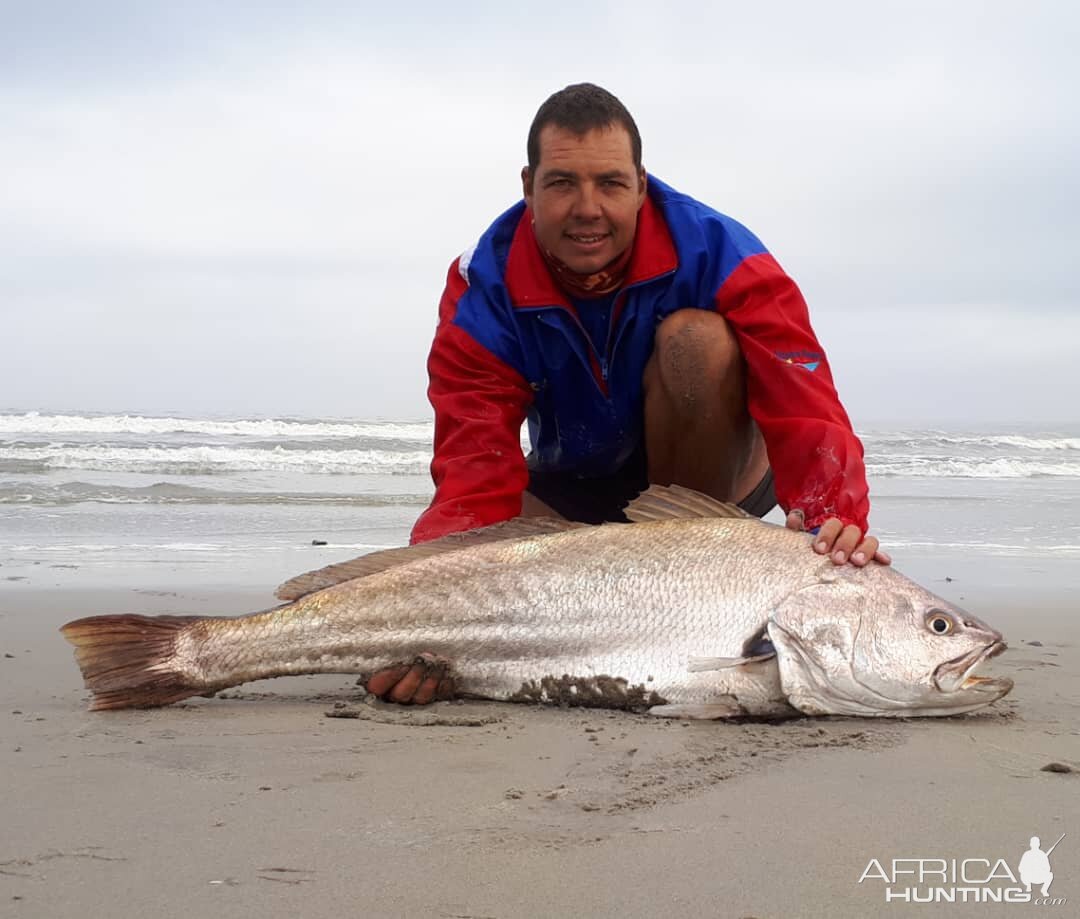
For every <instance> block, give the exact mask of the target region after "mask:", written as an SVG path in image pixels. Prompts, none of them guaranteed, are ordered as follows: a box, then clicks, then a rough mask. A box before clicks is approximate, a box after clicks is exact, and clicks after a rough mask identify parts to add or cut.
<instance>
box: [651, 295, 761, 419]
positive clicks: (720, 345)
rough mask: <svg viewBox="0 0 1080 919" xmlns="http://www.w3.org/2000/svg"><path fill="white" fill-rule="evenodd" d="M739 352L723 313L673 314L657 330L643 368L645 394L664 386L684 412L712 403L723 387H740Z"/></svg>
mask: <svg viewBox="0 0 1080 919" xmlns="http://www.w3.org/2000/svg"><path fill="white" fill-rule="evenodd" d="M742 366H743V364H742V352H741V351H740V350H739V344H738V341H737V339H736V338H735V334H734V333H733V332H732V331H731V328H730V326H728V324H727V322H726V321H725V320H724V318H723V317H722V316H719V315H717V314H716V313H711V312H708V311H706V310H697V309H685V310H679V311H678V312H675V313H672V314H671V315H670V316H668V317H667V318H666V319H665V320H664V321H663V322H661V323H660V325H659V326H658V327H657V329H656V338H655V344H654V346H653V354H652V357H651V358H650V359H649V363H648V365H647V366H646V368H645V376H644V384H645V389H646V392H648V391H649V390H655V389H656V388H657V387H659V388H660V389H662V390H663V391H664V392H665V393H666V394H667V395H668V396H669V398H671V399H672V401H673V403H674V404H676V405H679V406H681V407H683V408H685V409H687V410H694V409H696V408H698V407H699V406H700V404H701V402H702V401H703V400H705V401H707V402H711V401H712V400H714V399H716V397H717V396H718V395H720V394H721V393H722V392H723V390H724V389H725V388H726V387H730V386H736V387H738V386H741V382H742V376H743V371H742Z"/></svg>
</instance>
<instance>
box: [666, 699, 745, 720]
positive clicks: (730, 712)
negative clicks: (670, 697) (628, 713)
mask: <svg viewBox="0 0 1080 919" xmlns="http://www.w3.org/2000/svg"><path fill="white" fill-rule="evenodd" d="M648 714H650V715H655V716H656V717H657V718H683V719H686V720H688V721H724V720H727V719H729V718H745V717H746V716H747V714H748V712H747V711H746V709H745V708H743V707H742V706H741V705H740V704H739V700H738V699H736V698H735V697H734V696H725V697H724V698H722V699H716V700H714V701H712V702H695V703H687V704H678V703H675V704H669V705H654V706H653V707H652V708H650V709H649V711H648Z"/></svg>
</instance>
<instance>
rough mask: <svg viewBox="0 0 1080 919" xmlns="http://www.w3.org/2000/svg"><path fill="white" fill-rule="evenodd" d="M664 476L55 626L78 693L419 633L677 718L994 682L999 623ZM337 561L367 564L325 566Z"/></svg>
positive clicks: (219, 675) (856, 701) (137, 698)
mask: <svg viewBox="0 0 1080 919" xmlns="http://www.w3.org/2000/svg"><path fill="white" fill-rule="evenodd" d="M657 493H658V494H660V495H661V497H662V498H663V502H664V503H663V504H662V505H660V506H658V505H656V504H653V505H651V506H650V505H648V503H647V498H648V496H649V495H652V494H657ZM683 495H685V492H684V491H683V490H676V489H657V488H656V487H654V488H652V489H650V490H649V492H647V493H646V496H645V498H644V499H639V501H643V500H644V502H645V503H644V505H643V507H644V510H643V513H644V512H647V513H648V514H650V515H652V516H654V517H655V516H658V517H660V518H663V517H664V516H665V515H667V514H668V511H667V510H666V508H668V507H669V505H670V506H673V507H674V508H675V509H674V510H673V511H671V513H672V514H675V515H676V516H674V517H673V519H651V520H649V521H648V522H638V523H633V524H630V525H604V526H599V527H580V526H579V527H576V528H573V529H567V530H565V531H563V532H559V531H558V526H557V525H556V524H555V522H554V521H547V522H546V526H547V528H548V529H547V530H546V531H545V532H544V534H543V535H535V536H521V535H520V533H521V532H528V531H529V526H530V524H529V523H528V522H527V521H524V520H523V519H519V520H517V521H511V522H510V524H509V525H503V526H505V527H507V530H508V531H509V532H513V533H515V534H518V535H515V536H514V537H513V538H501V537H500V536H499V534H495V535H494V536H493V535H492V533H491V532H488V533H487V534H486V535H485V534H483V533H480V532H478V533H477V540H476V541H474V542H472V543H470V542H468V541H467V539H465V540H462V541H461V544H457V543H455V544H454V545H447V546H442V547H440V546H434V547H432V546H430V545H429V546H428V547H426V548H425V549H424V553H423V557H417V555H416V554H414V553H412V550H409V549H402V550H390V551H388V552H385V553H375V554H373V555H371V556H367V557H365V558H363V559H359V560H354V562H353V563H342V564H341V565H339V566H331V567H330V568H328V569H323V570H321V571H320V572H312V573H310V574H309V575H304V576H301V577H300V578H299V579H294V582H296V581H299V582H302V583H307V582H308V580H307V579H310V578H313V579H314V580H313V581H312V583H318V584H321V583H325V582H326V579H327V578H329V582H330V583H331V584H332V586H328V587H325V588H323V589H316V588H314V587H313V588H311V590H312V592H311V593H307V594H306V595H301V594H302V593H303V590H298V591H297V593H295V594H294V596H298V597H299V599H297V600H295V601H293V602H291V603H288V604H287V605H284V606H281V607H277V608H275V609H272V610H268V611H265V612H262V613H255V614H252V615H249V616H241V617H237V618H188V619H172V618H169V617H136V616H105V617H91V618H89V619H84V620H78V621H76V622H73V623H68V624H67V625H66V626H64V628H63V631H64V634H65V636H67V637H68V639H69V640H70V641H71V642H72V643H73V644H75V645H76V657H77V660H78V662H79V664H80V666H81V667H82V669H83V673H84V677H85V679H86V681H87V685H88V686H89V687H90V688H91V689H92V690H93V691H94V701H93V707H96V708H119V707H128V706H148V705H161V704H167V703H169V702H172V701H176V700H178V699H180V698H186V697H187V696H190V695H195V694H198V693H206V692H208V691H213V690H218V689H224V688H227V687H230V686H235V685H238V684H239V683H243V682H247V681H249V680H253V679H259V678H264V677H271V676H284V675H289V674H304V673H360V674H368V675H370V674H372V673H373V672H375V671H378V670H380V669H382V668H385V667H387V666H390V665H393V664H396V663H398V662H402V661H409V660H411V659H412V658H413V657H414V656H415V655H417V654H418V653H421V652H428V653H431V654H435V655H438V656H440V657H442V658H447V659H449V660H450V661H452V663H453V672H454V685H455V688H456V691H457V692H458V694H459V695H465V696H475V697H481V698H488V699H494V700H508V701H547V702H568V701H570V702H572V701H577V702H585V703H587V704H595V705H603V706H609V707H615V708H619V707H637V706H648V705H653V706H655V707H654V708H653V709H652V711H654V712H655V713H657V714H667V715H680V716H681V715H686V716H691V717H733V716H740V715H757V716H781V715H785V714H791V713H792V712H794V711H795V710H798V711H801V712H803V713H807V714H847V715H868V716H882V715H886V716H887V715H902V716H905V717H907V716H911V715H939V714H951V713H954V712H959V711H970V710H973V709H976V708H979V707H981V706H983V705H986V704H989V703H990V702H992V701H994V700H995V699H997V698H1000V697H1001V696H1002V695H1004V694H1005V693H1007V692H1008V691H1009V689H1010V688H1011V683H1010V682H1009V681H1007V680H993V679H988V678H985V677H975V676H974V670H975V668H976V667H977V666H979V665H980V664H981V663H982V661H984V660H985V659H987V658H989V657H992V656H994V655H995V654H997V653H999V652H1000V651H1001V650H1004V647H1005V645H1004V642H1003V641H1002V640H1001V636H1000V634H999V633H997V632H996V631H995V630H993V629H992V628H990V627H989V626H987V625H985V624H984V623H982V622H981V621H979V620H978V619H976V618H975V617H973V616H971V615H970V614H968V613H966V612H964V611H963V610H960V609H958V608H956V607H954V606H952V605H951V604H949V603H947V602H946V601H944V600H942V599H941V598H939V597H935V596H934V595H933V594H931V593H929V592H928V591H926V590H925V589H923V588H921V587H919V586H918V585H917V584H915V583H914V582H912V581H910V580H908V579H907V578H905V577H904V576H903V575H901V574H900V573H899V572H896V571H895V570H893V569H892V568H891V567H886V566H881V565H877V564H873V563H872V564H870V565H868V566H867V567H866V568H864V569H857V568H854V567H852V566H850V565H849V566H842V567H840V568H836V567H834V566H833V565H832V563H831V562H830V561H829V560H828V559H827V558H824V557H823V556H820V555H818V554H816V553H814V552H813V551H812V550H811V549H810V547H809V537H808V536H807V535H806V534H802V533H795V532H792V531H790V530H786V529H783V528H779V527H774V526H771V525H769V524H765V523H762V522H761V521H757V520H747V519H744V518H742V517H733V516H732V514H733V513H739V512H738V511H737V510H736V509H734V508H731V507H730V506H726V505H718V504H717V503H716V502H712V501H711V499H708V498H705V497H704V496H700V495H695V496H694V498H693V506H694V508H696V510H694V511H693V513H692V514H690V515H689V516H678V513H679V510H678V508H679V503H680V500H682V496H683ZM710 502H711V504H712V505H714V506H715V512H716V516H711V515H709V506H710ZM636 505H637V502H635V505H631V508H630V511H629V512H633V511H634V510H635V506H636ZM702 508H704V510H702ZM553 525H555V531H554V532H553V531H552V530H551V527H552V526H553ZM567 526H573V525H569V524H568V525H567ZM493 529H494V528H493ZM465 535H466V537H467V536H468V534H465ZM492 538H494V539H496V540H497V541H490V540H491V539H492ZM481 540H487V541H481ZM432 553H434V554H432ZM356 562H360V563H362V567H363V569H364V571H365V572H368V573H365V574H363V576H359V577H354V576H352V575H349V574H341V573H340V571H339V572H338V574H337V575H334V574H333V572H334V571H336V570H338V569H341V570H342V571H346V572H347V571H349V570H351V568H350V566H352V565H354V564H355V563H356ZM328 572H329V574H328ZM341 577H349V578H351V579H348V580H344V581H342V582H341V583H333V581H334V580H335V579H338V580H340V578H341ZM294 582H290V584H289V585H285V588H291V589H295V584H294Z"/></svg>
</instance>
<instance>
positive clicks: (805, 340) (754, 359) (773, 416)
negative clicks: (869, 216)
mask: <svg viewBox="0 0 1080 919" xmlns="http://www.w3.org/2000/svg"><path fill="white" fill-rule="evenodd" d="M716 305H717V309H718V310H719V311H720V313H721V314H722V315H723V316H724V317H725V319H727V321H728V324H729V325H730V326H731V328H732V330H733V331H734V333H735V335H736V337H737V338H738V340H739V345H740V348H741V349H742V353H743V357H744V358H745V360H746V365H747V401H748V405H749V409H750V414H751V416H752V417H753V418H754V420H755V421H756V422H757V424H758V427H759V428H760V429H761V433H762V436H763V437H764V439H765V446H766V449H767V450H768V453H769V462H770V464H771V465H772V469H773V477H774V480H775V488H776V498H777V501H778V502H779V504H780V506H781V507H782V508H783V509H784V511H785V512H787V511H790V510H792V509H793V508H799V509H801V510H802V511H803V512H804V514H805V515H806V527H807V529H813V528H815V527H818V526H820V525H821V524H822V523H824V522H825V521H826V520H827V519H828V518H830V517H838V518H839V519H840V520H842V521H843V522H844V524H845V525H847V524H855V525H856V526H858V527H859V529H860V530H861V531H862V532H863V534H865V533H866V530H867V525H868V524H867V517H868V515H869V512H870V500H869V489H868V487H867V484H866V469H865V467H864V465H863V449H862V444H861V443H860V442H859V439H858V438H857V437H856V436H855V432H854V431H853V430H852V428H851V422H850V421H849V420H848V416H847V413H846V412H845V411H844V409H843V406H841V404H840V399H839V397H838V396H837V394H836V388H835V386H834V385H833V380H832V373H831V372H830V370H829V365H828V362H827V360H826V358H825V354H824V352H823V351H822V348H821V345H820V344H819V343H818V340H817V338H816V337H815V335H814V332H813V329H811V327H810V317H809V314H808V312H807V308H806V302H805V301H804V300H803V297H802V294H801V293H800V292H799V289H798V287H796V286H795V282H794V281H792V280H791V278H789V277H788V276H787V275H786V274H785V273H784V271H783V269H782V268H781V267H780V266H779V264H777V262H776V260H775V259H774V258H773V257H772V256H771V255H769V254H768V253H767V252H765V253H760V254H756V255H751V256H748V257H747V258H744V259H743V260H742V261H741V262H740V263H739V264H738V265H737V267H736V268H735V269H734V270H733V271H732V272H731V273H730V274H729V275H728V277H727V279H726V280H725V281H724V282H723V284H722V285H721V286H720V289H719V290H718V291H717V294H716Z"/></svg>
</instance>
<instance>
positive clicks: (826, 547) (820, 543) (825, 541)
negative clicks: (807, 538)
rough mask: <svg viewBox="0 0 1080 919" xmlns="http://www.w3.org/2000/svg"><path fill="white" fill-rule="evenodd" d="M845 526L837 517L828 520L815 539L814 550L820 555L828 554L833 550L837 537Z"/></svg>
mask: <svg viewBox="0 0 1080 919" xmlns="http://www.w3.org/2000/svg"><path fill="white" fill-rule="evenodd" d="M843 528H844V525H843V524H842V523H841V522H840V521H839V520H837V519H836V518H835V517H830V518H829V519H828V520H826V521H825V522H824V523H823V524H822V525H821V529H820V530H818V534H817V539H815V540H814V551H815V552H817V553H819V554H820V555H828V554H829V553H830V552H832V550H833V545H834V544H835V543H836V537H837V536H839V535H840V531H841V530H842V529H843Z"/></svg>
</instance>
